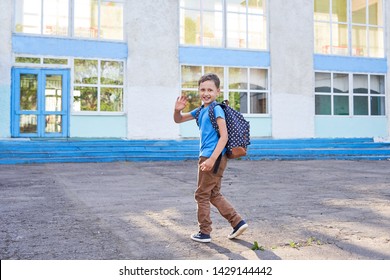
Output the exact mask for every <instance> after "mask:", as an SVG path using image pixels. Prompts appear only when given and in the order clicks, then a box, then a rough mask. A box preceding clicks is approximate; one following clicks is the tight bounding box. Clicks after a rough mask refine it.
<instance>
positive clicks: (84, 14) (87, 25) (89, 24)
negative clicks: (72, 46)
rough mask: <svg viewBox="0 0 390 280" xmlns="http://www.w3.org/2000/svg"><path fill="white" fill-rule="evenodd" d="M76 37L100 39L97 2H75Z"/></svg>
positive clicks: (82, 0) (94, 0) (92, 0)
mask: <svg viewBox="0 0 390 280" xmlns="http://www.w3.org/2000/svg"><path fill="white" fill-rule="evenodd" d="M73 3H74V35H75V36H76V37H84V38H97V37H98V12H99V5H98V1H97V0H77V1H74V2H73Z"/></svg>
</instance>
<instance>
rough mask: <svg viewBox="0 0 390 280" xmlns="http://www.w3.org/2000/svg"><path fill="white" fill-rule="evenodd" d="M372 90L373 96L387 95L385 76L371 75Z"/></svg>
mask: <svg viewBox="0 0 390 280" xmlns="http://www.w3.org/2000/svg"><path fill="white" fill-rule="evenodd" d="M370 88H371V90H370V93H371V94H385V76H382V75H371V76H370Z"/></svg>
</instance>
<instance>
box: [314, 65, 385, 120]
mask: <svg viewBox="0 0 390 280" xmlns="http://www.w3.org/2000/svg"><path fill="white" fill-rule="evenodd" d="M315 113H316V115H334V116H337V115H345V116H384V115H385V76H384V75H377V74H360V73H359V74H357V73H334V72H317V73H315Z"/></svg>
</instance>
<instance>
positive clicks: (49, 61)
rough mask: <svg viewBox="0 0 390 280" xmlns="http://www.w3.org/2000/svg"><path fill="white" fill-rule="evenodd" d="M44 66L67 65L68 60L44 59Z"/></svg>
mask: <svg viewBox="0 0 390 280" xmlns="http://www.w3.org/2000/svg"><path fill="white" fill-rule="evenodd" d="M43 64H61V65H67V64H68V60H67V59H66V58H64V59H62V58H44V59H43Z"/></svg>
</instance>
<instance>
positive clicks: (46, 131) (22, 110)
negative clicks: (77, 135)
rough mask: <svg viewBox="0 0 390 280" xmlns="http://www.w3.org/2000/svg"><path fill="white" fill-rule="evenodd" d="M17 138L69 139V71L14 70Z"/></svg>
mask: <svg viewBox="0 0 390 280" xmlns="http://www.w3.org/2000/svg"><path fill="white" fill-rule="evenodd" d="M12 86H13V94H12V96H13V99H12V104H13V110H12V136H13V137H68V136H69V135H68V131H69V129H68V123H69V121H68V120H69V114H68V110H69V70H65V69H61V70H54V69H53V70H52V69H18V68H15V69H13V84H12Z"/></svg>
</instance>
